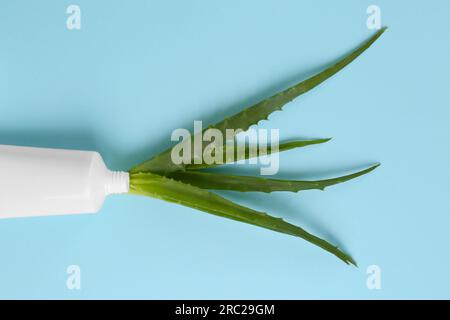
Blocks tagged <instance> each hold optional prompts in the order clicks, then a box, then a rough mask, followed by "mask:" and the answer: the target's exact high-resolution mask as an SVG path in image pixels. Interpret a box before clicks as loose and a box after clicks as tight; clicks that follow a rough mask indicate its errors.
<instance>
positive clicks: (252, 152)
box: [185, 138, 331, 170]
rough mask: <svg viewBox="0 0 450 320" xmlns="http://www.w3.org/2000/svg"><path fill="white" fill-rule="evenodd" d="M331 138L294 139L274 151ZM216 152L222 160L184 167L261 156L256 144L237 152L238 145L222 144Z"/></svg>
mask: <svg viewBox="0 0 450 320" xmlns="http://www.w3.org/2000/svg"><path fill="white" fill-rule="evenodd" d="M330 140H331V138H327V139H314V140H295V141H289V142H283V143H280V144H279V145H278V148H277V149H278V150H276V152H283V151H288V150H291V149H295V148H302V147H306V146H310V145H314V144H320V143H325V142H328V141H330ZM217 149H218V150H217V152H218V153H219V154H221V157H222V162H221V163H213V164H206V163H202V164H187V165H185V168H186V169H187V170H195V169H203V168H212V167H215V166H218V165H221V164H229V163H234V162H238V161H242V160H247V159H251V158H253V157H255V156H256V157H258V156H261V154H258V150H259V149H258V146H248V145H243V146H242V149H243V150H242V151H243V152H238V150H239V146H233V148H229V146H228V145H223V146H221V147H219V148H217ZM274 152H275V151H274V150H273V149H272V148H271V147H270V146H269V147H268V148H267V152H266V154H265V155H270V154H272V153H274Z"/></svg>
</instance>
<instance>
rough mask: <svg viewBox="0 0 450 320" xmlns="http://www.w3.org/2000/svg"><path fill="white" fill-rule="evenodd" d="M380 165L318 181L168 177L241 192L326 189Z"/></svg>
mask: <svg viewBox="0 0 450 320" xmlns="http://www.w3.org/2000/svg"><path fill="white" fill-rule="evenodd" d="M378 166H379V164H377V165H374V166H372V167H370V168H367V169H365V170H362V171H359V172H355V173H353V174H349V175H345V176H342V177H337V178H333V179H326V180H317V181H298V180H279V179H265V178H259V177H250V176H235V175H227V174H217V173H211V172H198V171H185V172H173V173H170V174H169V175H168V177H170V178H173V179H175V180H178V181H181V182H184V183H188V184H191V185H194V186H196V187H199V188H202V189H215V190H233V191H240V192H249V191H257V192H267V193H269V192H274V191H291V192H298V191H302V190H311V189H318V190H324V189H325V188H326V187H329V186H332V185H335V184H338V183H342V182H345V181H348V180H351V179H354V178H357V177H360V176H362V175H364V174H366V173H369V172H370V171H372V170H374V169H375V168H376V167H378Z"/></svg>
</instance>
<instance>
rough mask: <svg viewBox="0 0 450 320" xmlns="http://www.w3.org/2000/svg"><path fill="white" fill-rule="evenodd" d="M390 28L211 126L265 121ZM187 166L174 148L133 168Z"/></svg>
mask: <svg viewBox="0 0 450 320" xmlns="http://www.w3.org/2000/svg"><path fill="white" fill-rule="evenodd" d="M385 30H386V28H382V29H380V30H379V31H378V32H376V33H375V34H374V35H373V36H372V37H371V38H370V39H369V40H367V41H366V42H364V43H363V44H362V45H361V46H359V47H358V48H357V49H356V50H354V51H353V52H351V53H350V54H348V55H346V56H345V57H344V58H342V59H341V60H339V61H338V62H337V63H335V64H333V65H332V66H331V67H328V68H327V69H325V70H324V71H322V72H320V73H318V74H316V75H315V76H313V77H311V78H309V79H307V80H305V81H302V82H300V83H298V84H296V85H294V86H292V87H290V88H288V89H286V90H284V91H282V92H279V93H277V94H275V95H274V96H272V97H270V98H268V99H265V100H263V101H261V102H259V103H257V104H255V105H253V106H251V107H249V108H247V109H245V110H243V111H241V112H239V113H237V114H235V115H233V116H231V117H229V118H226V119H224V120H223V121H221V122H219V123H216V124H215V125H213V126H210V128H216V129H219V130H220V131H221V132H222V133H223V135H224V136H226V134H225V130H226V129H233V130H243V131H245V130H247V129H248V128H249V127H250V126H252V125H254V124H257V123H258V122H259V121H261V120H265V119H267V118H268V116H269V115H270V114H271V113H273V112H274V111H278V110H281V109H282V107H283V106H284V105H285V104H287V103H288V102H290V101H292V100H293V99H295V98H296V97H298V96H300V95H302V94H303V93H305V92H308V91H310V90H311V89H313V88H315V87H316V86H318V85H319V84H321V83H322V82H324V81H325V80H327V79H328V78H330V77H332V76H333V75H335V74H336V73H337V72H339V71H340V70H342V69H343V68H344V67H346V66H347V65H348V64H350V63H351V62H352V61H353V60H355V59H356V58H357V57H358V56H359V55H361V54H362V53H363V52H364V51H365V50H366V49H368V48H369V47H370V46H371V45H372V44H373V43H374V42H375V41H376V40H377V39H378V38H379V37H380V36H381V35H382V34H383V32H384V31H385ZM184 169H185V168H184V166H183V165H182V164H181V165H176V164H174V163H173V162H172V160H171V148H169V149H168V150H166V151H164V152H162V153H161V154H159V155H157V156H155V157H153V158H152V159H150V160H147V161H145V162H143V163H141V164H139V165H137V166H135V167H133V168H132V169H131V170H130V171H131V172H147V171H150V172H155V173H163V174H165V173H169V172H173V171H177V170H184Z"/></svg>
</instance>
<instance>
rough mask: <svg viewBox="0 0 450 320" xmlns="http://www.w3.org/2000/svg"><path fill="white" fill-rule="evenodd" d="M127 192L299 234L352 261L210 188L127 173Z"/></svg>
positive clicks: (306, 235) (339, 254)
mask: <svg viewBox="0 0 450 320" xmlns="http://www.w3.org/2000/svg"><path fill="white" fill-rule="evenodd" d="M130 193H132V194H136V195H143V196H149V197H154V198H159V199H162V200H165V201H169V202H173V203H177V204H181V205H184V206H187V207H191V208H194V209H197V210H201V211H204V212H208V213H211V214H214V215H217V216H220V217H224V218H228V219H232V220H236V221H240V222H245V223H248V224H251V225H255V226H258V227H262V228H266V229H269V230H273V231H277V232H280V233H284V234H288V235H292V236H296V237H300V238H302V239H305V240H306V241H309V242H311V243H313V244H315V245H317V246H319V247H320V248H322V249H324V250H326V251H328V252H330V253H332V254H334V255H335V256H336V257H338V258H339V259H341V260H342V261H344V262H345V263H346V264H353V265H355V266H356V262H355V261H354V260H353V259H352V258H351V257H350V256H349V255H347V254H346V253H344V252H342V251H341V250H339V249H338V248H337V247H336V246H334V245H332V244H330V243H329V242H327V241H325V240H323V239H321V238H318V237H316V236H314V235H312V234H310V233H308V232H307V231H305V230H303V229H302V228H300V227H297V226H295V225H293V224H290V223H288V222H285V221H283V220H282V219H280V218H275V217H272V216H270V215H268V214H266V213H264V212H259V211H255V210H253V209H250V208H247V207H244V206H241V205H238V204H236V203H234V202H232V201H229V200H227V199H225V198H223V197H221V196H219V195H217V194H214V193H212V192H210V191H207V190H203V189H200V188H197V187H195V186H191V185H189V184H185V183H182V182H179V181H175V180H172V179H169V178H167V177H164V176H160V175H156V174H152V173H131V175H130Z"/></svg>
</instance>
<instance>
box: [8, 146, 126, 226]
mask: <svg viewBox="0 0 450 320" xmlns="http://www.w3.org/2000/svg"><path fill="white" fill-rule="evenodd" d="M129 184H130V179H129V175H128V173H127V172H113V171H110V170H108V168H107V167H106V165H105V163H104V162H103V159H102V157H101V156H100V154H99V153H98V152H93V151H76V150H63V149H45V148H31V147H16V146H6V145H0V218H15V217H31V216H47V215H60V214H79V213H96V212H98V211H99V210H100V208H101V206H102V205H103V202H104V200H105V197H106V196H107V195H110V194H118V193H127V192H128V191H129Z"/></svg>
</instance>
